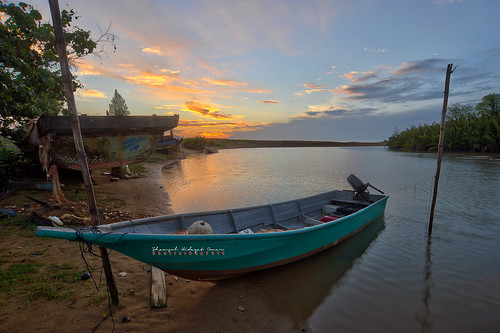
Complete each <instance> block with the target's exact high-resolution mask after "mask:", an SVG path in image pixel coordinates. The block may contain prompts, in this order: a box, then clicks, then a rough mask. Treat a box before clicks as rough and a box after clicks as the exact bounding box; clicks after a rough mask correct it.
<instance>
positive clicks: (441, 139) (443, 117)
mask: <svg viewBox="0 0 500 333" xmlns="http://www.w3.org/2000/svg"><path fill="white" fill-rule="evenodd" d="M452 67H453V64H448V67H447V69H446V81H445V84H444V99H443V110H442V112H441V128H440V131H439V144H438V155H437V167H436V176H435V177H434V192H433V194H432V204H431V214H430V217H429V230H428V235H429V236H430V235H431V234H432V225H433V222H434V209H435V207H436V199H437V192H438V184H439V175H440V174H441V159H442V156H443V146H444V133H445V121H446V110H447V108H448V94H449V90H450V76H451V73H453V71H454V69H452Z"/></svg>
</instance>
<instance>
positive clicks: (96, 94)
mask: <svg viewBox="0 0 500 333" xmlns="http://www.w3.org/2000/svg"><path fill="white" fill-rule="evenodd" d="M80 94H81V95H82V96H83V97H89V98H106V97H108V96H106V94H105V93H103V92H102V91H99V90H93V89H83V90H81V91H80Z"/></svg>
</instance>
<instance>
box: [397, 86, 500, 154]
mask: <svg viewBox="0 0 500 333" xmlns="http://www.w3.org/2000/svg"><path fill="white" fill-rule="evenodd" d="M499 105H500V94H490V95H486V96H484V97H483V99H482V100H481V102H480V103H478V104H477V105H476V107H475V108H474V107H473V106H472V105H471V104H454V105H452V106H451V107H450V108H449V109H448V114H447V116H446V118H447V121H446V124H445V126H446V135H445V142H444V147H445V149H446V150H448V151H476V152H500V112H499V111H500V110H499ZM439 127H440V125H439V124H436V123H434V124H432V125H419V126H418V127H416V126H411V127H410V128H408V129H406V130H404V131H399V130H398V129H396V130H395V131H394V133H393V135H392V136H391V137H390V138H389V142H388V146H389V147H390V148H393V149H405V150H411V151H432V150H436V149H437V145H438V139H439Z"/></svg>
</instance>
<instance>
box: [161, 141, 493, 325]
mask: <svg viewBox="0 0 500 333" xmlns="http://www.w3.org/2000/svg"><path fill="white" fill-rule="evenodd" d="M435 167H436V163H435V154H434V153H433V154H410V153H404V152H402V153H395V152H391V151H387V150H384V149H382V148H363V149H357V148H317V149H315V148H312V149H310V148H296V149H295V148H286V149H285V148H283V149H255V150H253V149H247V150H245V149H240V150H226V151H221V152H219V154H213V155H211V156H208V155H207V156H205V155H203V156H200V157H194V158H192V157H189V159H187V160H185V161H182V162H181V163H180V164H179V165H178V166H177V167H173V168H171V169H170V170H165V173H164V184H165V188H166V191H167V192H168V193H169V197H170V198H171V199H172V206H173V208H174V210H175V211H176V212H184V211H199V210H214V209H224V208H235V207H239V206H240V207H241V206H251V205H258V204H265V203H269V202H279V201H283V200H289V199H295V198H298V197H303V196H307V195H311V194H314V193H318V192H323V191H327V190H330V189H332V188H348V184H347V182H346V179H345V177H346V176H347V175H348V174H350V173H354V174H356V175H358V176H360V177H361V179H363V180H364V181H367V182H370V183H372V184H374V185H375V186H377V187H379V188H381V189H382V190H383V191H384V192H386V193H388V194H389V195H390V198H389V201H388V203H387V208H386V214H385V218H384V220H385V222H384V225H383V230H381V231H379V233H378V234H377V236H375V237H376V238H377V239H376V242H372V243H371V244H370V241H369V240H368V241H367V242H366V243H365V245H360V247H355V249H354V250H353V249H349V248H350V245H349V244H351V242H353V241H356V240H357V239H358V238H356V239H353V240H351V241H350V242H347V243H345V244H340V246H338V247H337V248H332V249H330V250H329V251H327V252H325V253H323V254H320V255H318V257H312V258H308V259H306V260H304V262H299V263H297V264H295V265H291V266H285V267H283V268H280V269H276V270H273V271H270V272H262V273H257V274H255V275H251V276H247V277H242V278H240V279H234V280H233V281H226V282H223V283H220V284H218V285H217V286H216V287H215V288H212V289H213V290H211V291H210V293H209V295H207V296H213V295H215V294H217V293H218V295H221V292H223V291H224V292H234V291H232V290H234V286H235V285H236V286H238V287H241V289H238V290H241V294H240V293H239V292H240V291H237V292H236V294H234V295H236V297H235V298H236V300H234V298H227V302H231V301H234V302H238V301H239V300H240V298H239V295H245V296H244V297H250V296H247V295H251V297H254V299H255V300H256V301H257V302H260V304H261V305H262V308H267V307H269V308H271V309H272V311H275V312H276V313H277V314H282V315H279V316H281V317H284V318H285V317H290V318H294V323H295V325H297V327H299V326H300V325H301V323H304V322H306V323H307V326H308V329H307V331H308V332H325V331H331V330H335V329H337V330H343V331H346V332H352V331H362V332H388V331H391V332H418V331H422V332H429V331H432V330H433V331H436V332H453V333H456V332H473V331H481V332H496V331H498V328H499V327H500V316H497V315H495V313H498V312H499V311H500V283H499V281H500V280H499V279H498V277H499V276H500V265H498V263H499V262H500V242H499V241H498V239H500V210H499V209H498V203H499V202H500V190H499V189H500V159H498V158H491V156H489V157H488V158H477V157H476V156H475V155H464V156H455V155H452V154H445V156H444V159H443V165H442V171H441V179H440V185H439V194H438V201H437V205H436V214H435V224H434V231H433V237H432V244H431V243H427V227H426V225H427V220H428V214H429V206H430V199H431V195H432V183H433V182H432V178H433V176H434V173H435ZM415 185H416V186H415ZM359 236H360V237H365V236H366V234H364V233H363V234H360V235H359ZM368 244H370V245H368ZM367 247H369V248H370V250H369V251H366V248H367ZM344 250H345V251H346V252H345V253H344V252H343V251H344ZM356 251H358V252H357V253H356ZM319 258H324V259H323V261H322V262H320V263H318V264H316V260H320V259H319ZM360 259H362V260H360ZM320 261H321V260H320ZM354 263H355V264H354ZM302 265H304V266H302ZM293 267H299V268H293ZM287 272H288V273H287ZM257 284H258V285H259V287H256V285H257ZM225 287H228V288H226V289H224V288H225ZM229 287H231V288H229ZM247 290H249V292H246V291H247ZM288 294H289V295H288ZM224 295H225V294H224ZM431 296H432V297H431ZM207 299H210V298H207ZM225 300H226V299H225ZM237 305H238V304H235V306H234V308H235V307H236V306H237ZM197 310H203V308H201V307H200V308H199V309H197ZM257 310H258V309H257ZM263 315H264V314H263ZM308 317H309V318H308ZM359 318H362V319H363V320H359ZM304 325H305V324H304Z"/></svg>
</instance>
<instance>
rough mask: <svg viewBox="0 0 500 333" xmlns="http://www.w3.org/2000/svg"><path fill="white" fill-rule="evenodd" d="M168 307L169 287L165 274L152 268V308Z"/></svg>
mask: <svg viewBox="0 0 500 333" xmlns="http://www.w3.org/2000/svg"><path fill="white" fill-rule="evenodd" d="M164 306H167V285H166V283H165V272H164V271H162V270H161V269H159V268H156V267H154V266H151V307H152V308H161V307H164Z"/></svg>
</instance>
